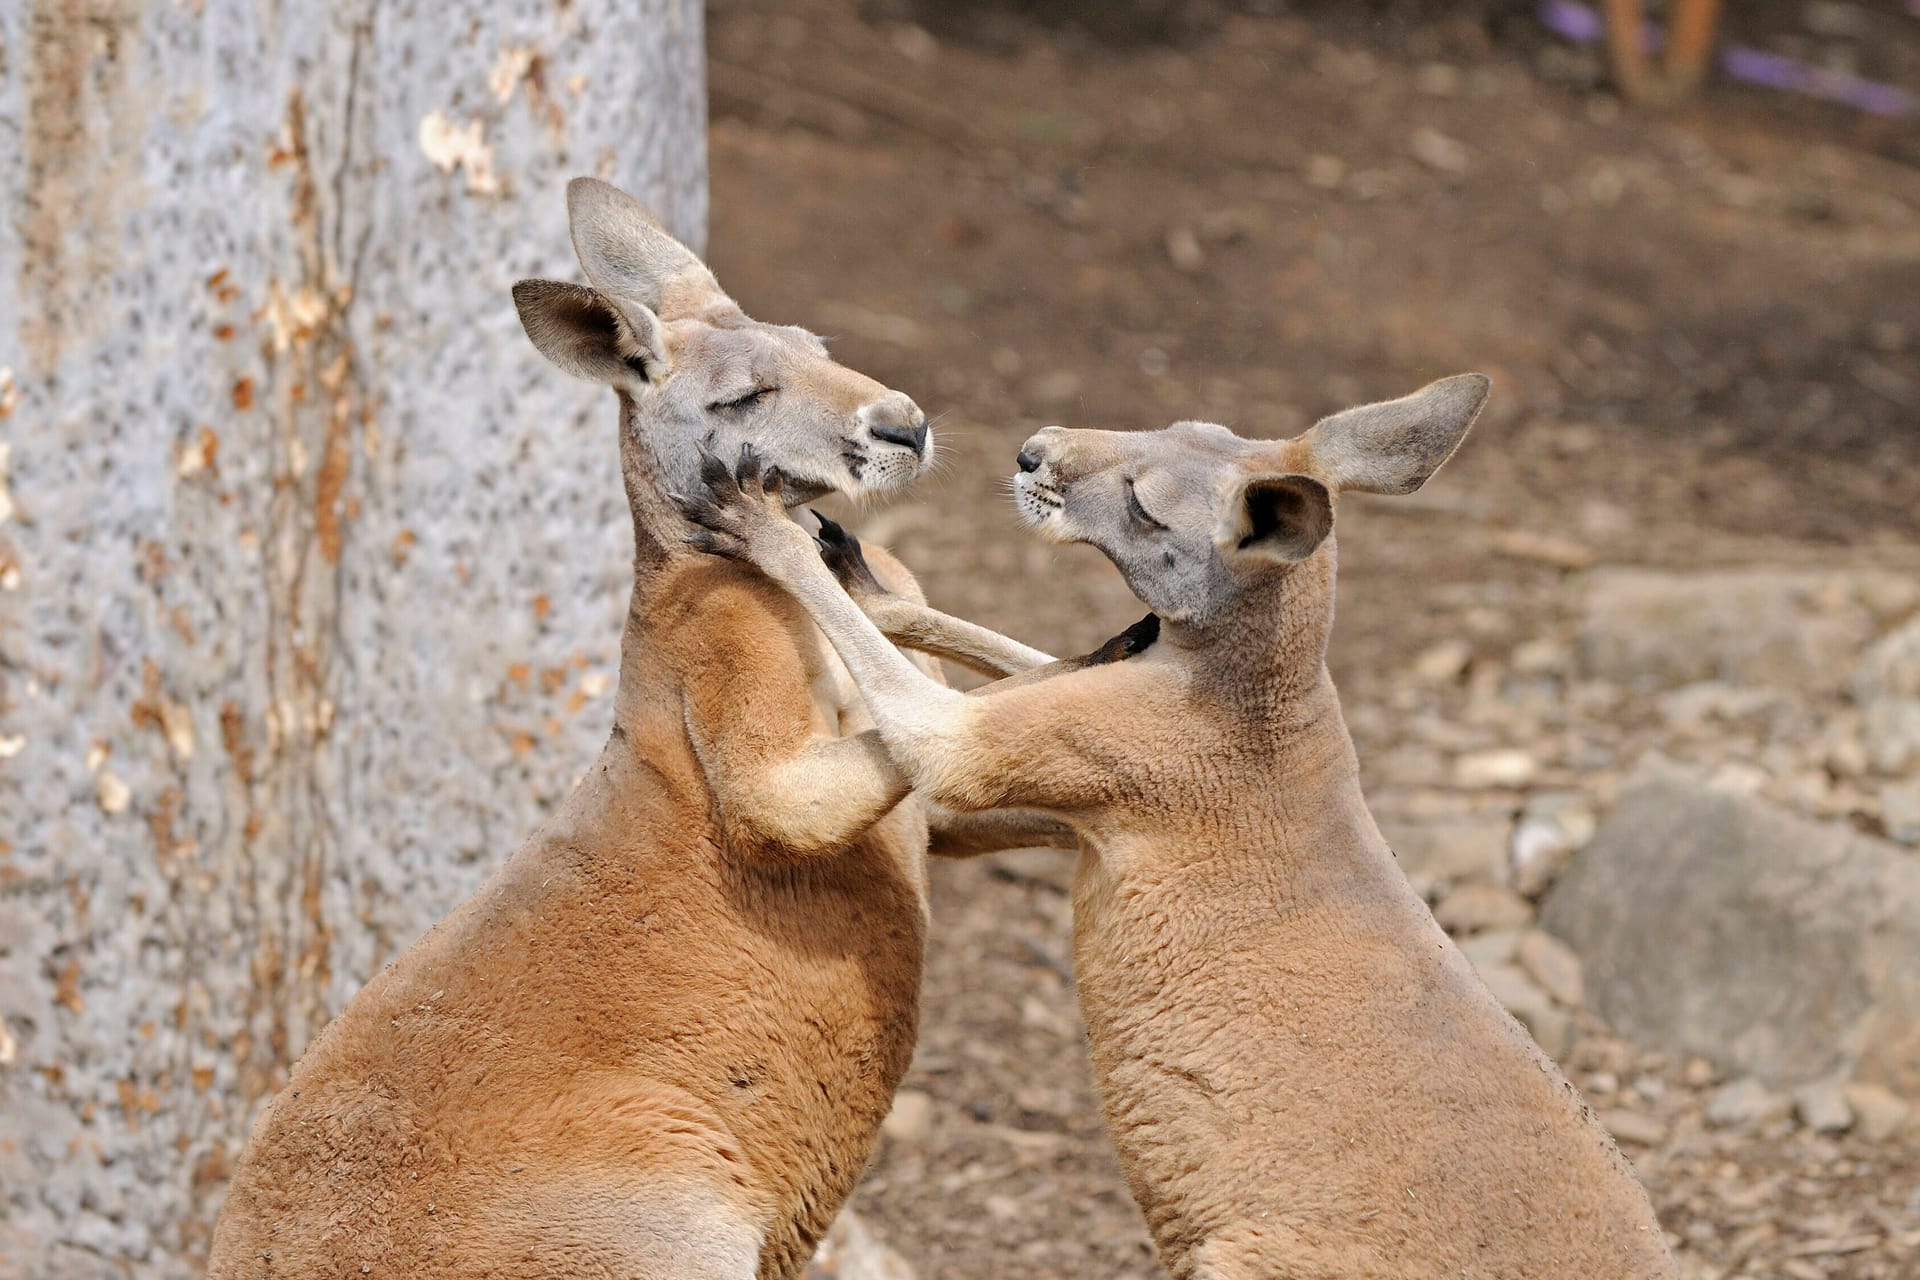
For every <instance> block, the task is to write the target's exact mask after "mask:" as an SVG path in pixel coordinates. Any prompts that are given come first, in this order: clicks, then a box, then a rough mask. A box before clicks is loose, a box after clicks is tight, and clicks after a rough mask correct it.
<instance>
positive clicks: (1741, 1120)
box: [1707, 1076, 1790, 1129]
mask: <svg viewBox="0 0 1920 1280" xmlns="http://www.w3.org/2000/svg"><path fill="white" fill-rule="evenodd" d="M1789 1107H1790V1104H1789V1103H1788V1101H1787V1099H1785V1098H1783V1097H1781V1096H1780V1095H1779V1094H1777V1093H1775V1092H1773V1090H1771V1089H1769V1088H1767V1086H1765V1085H1764V1084H1761V1083H1760V1082H1759V1081H1758V1080H1755V1079H1754V1078H1753V1077H1752V1076H1742V1077H1741V1078H1740V1079H1738V1080H1735V1081H1734V1082H1733V1083H1731V1084H1727V1085H1722V1086H1721V1087H1720V1088H1719V1089H1718V1090H1717V1091H1715V1093H1714V1095H1713V1097H1711V1098H1709V1099H1708V1100H1707V1123H1708V1124H1710V1125H1712V1126H1714V1127H1715V1128H1716V1129H1749V1128H1754V1127H1756V1126H1759V1125H1763V1124H1766V1123H1767V1122H1768V1121H1772V1120H1780V1119H1783V1118H1785V1116H1786V1115H1787V1112H1788V1110H1789Z"/></svg>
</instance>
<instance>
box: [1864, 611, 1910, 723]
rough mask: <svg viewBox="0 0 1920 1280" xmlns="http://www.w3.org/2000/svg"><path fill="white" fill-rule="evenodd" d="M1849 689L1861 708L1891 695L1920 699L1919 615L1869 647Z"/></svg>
mask: <svg viewBox="0 0 1920 1280" xmlns="http://www.w3.org/2000/svg"><path fill="white" fill-rule="evenodd" d="M1848 688H1849V689H1850V690H1851V691H1852V693H1853V700H1854V701H1855V702H1858V703H1859V704H1861V705H1862V706H1865V705H1866V704H1867V703H1869V702H1872V701H1873V700H1874V699H1875V698H1882V697H1888V696H1892V697H1903V698H1920V616H1916V617H1913V618H1910V619H1908V621H1907V623H1906V625H1904V626H1900V627H1896V628H1894V629H1893V630H1892V631H1890V632H1888V633H1887V634H1886V635H1884V636H1881V637H1880V638H1879V639H1878V640H1875V641H1874V642H1873V643H1872V644H1870V645H1868V646H1867V648H1866V651H1865V652H1864V653H1862V654H1861V655H1860V661H1859V663H1858V664H1857V665H1855V667H1854V669H1853V679H1852V680H1851V681H1850V682H1849V684H1848Z"/></svg>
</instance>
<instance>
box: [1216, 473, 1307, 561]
mask: <svg viewBox="0 0 1920 1280" xmlns="http://www.w3.org/2000/svg"><path fill="white" fill-rule="evenodd" d="M1332 530H1333V495H1332V494H1331V493H1329V492H1327V487H1326V486H1325V485H1323V484H1321V483H1320V482H1319V481H1318V480H1315V479H1313V478H1312V477H1311V476H1300V475H1272V474H1269V475H1256V476H1250V477H1248V478H1247V479H1246V480H1245V481H1244V482H1243V483H1242V484H1241V485H1240V486H1239V487H1238V488H1237V489H1233V490H1230V491H1229V492H1228V493H1227V495H1226V499H1225V505H1224V507H1223V509H1222V511H1221V518H1220V524H1219V527H1218V528H1216V529H1215V530H1214V534H1213V540H1214V542H1215V543H1217V544H1218V545H1219V547H1220V554H1221V555H1222V556H1224V557H1225V558H1226V559H1228V560H1229V561H1231V560H1233V559H1234V558H1235V557H1254V558H1258V559H1264V560H1276V561H1281V562H1283V563H1288V564H1291V563H1293V562H1294V561H1296V560H1305V559H1306V558H1307V557H1308V556H1310V555H1312V554H1313V552H1314V549H1315V548H1316V547H1318V546H1319V545H1320V543H1321V542H1322V541H1324V540H1325V538H1326V536H1327V534H1328V533H1330V532H1332Z"/></svg>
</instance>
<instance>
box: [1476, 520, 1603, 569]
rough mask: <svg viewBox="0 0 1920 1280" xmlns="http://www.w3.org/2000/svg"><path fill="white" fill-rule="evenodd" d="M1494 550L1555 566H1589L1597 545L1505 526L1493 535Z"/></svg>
mask: <svg viewBox="0 0 1920 1280" xmlns="http://www.w3.org/2000/svg"><path fill="white" fill-rule="evenodd" d="M1492 543H1493V549H1494V550H1495V551H1498V552H1499V553H1500V554H1501V555H1503V556H1511V557H1513V558H1514V559H1515V560H1532V561H1535V562H1536V563H1539V564H1544V565H1551V566H1552V567H1553V568H1555V569H1568V570H1574V569H1586V568H1590V567H1592V565H1593V559H1594V557H1593V548H1591V547H1589V546H1587V545H1586V544H1585V543H1583V542H1575V541H1574V540H1573V539H1571V538H1562V537H1557V536H1556V535H1554V534H1550V533H1534V532H1532V531H1531V530H1527V529H1502V530H1499V531H1498V532H1496V533H1495V534H1494V535H1493V537H1492Z"/></svg>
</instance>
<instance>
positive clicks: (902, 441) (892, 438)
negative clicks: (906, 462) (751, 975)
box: [872, 418, 927, 453]
mask: <svg viewBox="0 0 1920 1280" xmlns="http://www.w3.org/2000/svg"><path fill="white" fill-rule="evenodd" d="M872 431H873V438H874V439H875V440H885V441H886V442H887V443H889V444H898V445H905V446H906V447H907V448H909V449H911V450H913V451H914V452H915V453H925V452H926V451H927V422H926V419H924V418H922V419H921V420H920V421H919V422H917V423H915V424H914V425H912V426H910V427H909V426H902V425H900V424H898V423H887V424H886V425H884V426H876V427H873V428H872Z"/></svg>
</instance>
